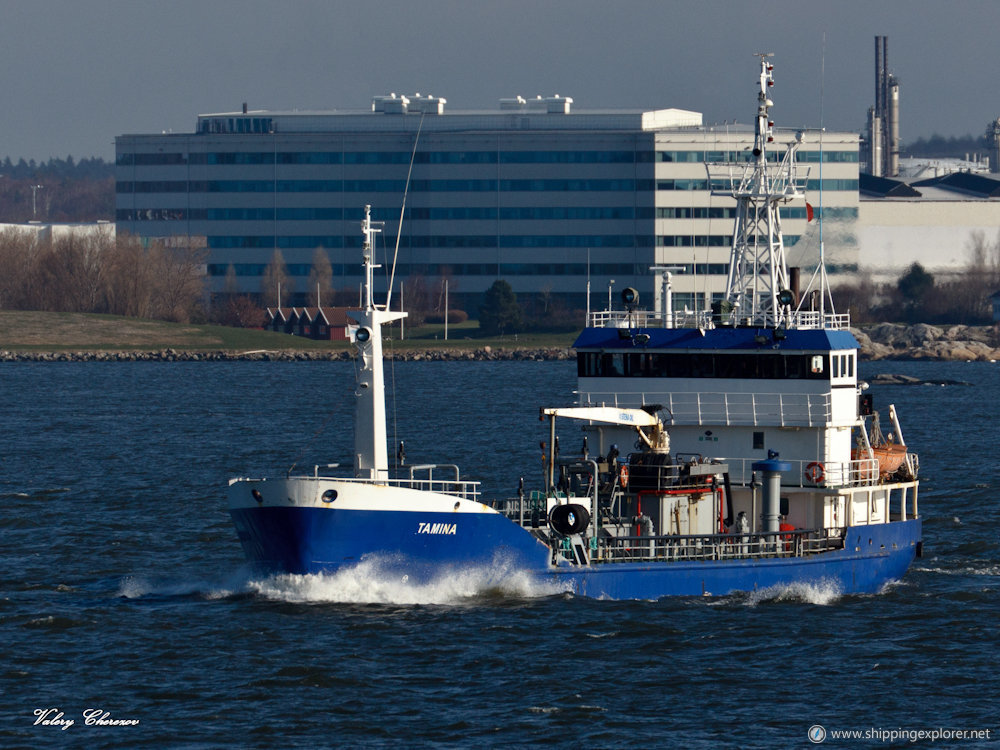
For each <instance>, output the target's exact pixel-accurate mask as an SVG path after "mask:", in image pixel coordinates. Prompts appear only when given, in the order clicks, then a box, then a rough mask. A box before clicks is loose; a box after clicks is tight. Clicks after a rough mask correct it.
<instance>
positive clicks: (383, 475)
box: [348, 205, 406, 481]
mask: <svg viewBox="0 0 1000 750" xmlns="http://www.w3.org/2000/svg"><path fill="white" fill-rule="evenodd" d="M380 224H381V223H380V222H372V220H371V206H370V205H366V206H365V217H364V220H363V221H362V222H361V232H362V235H363V236H364V252H363V261H362V263H363V267H364V279H365V280H364V286H363V295H364V299H363V303H364V307H363V308H362V309H361V310H358V311H351V312H349V313H348V315H350V317H351V318H353V319H354V320H355V321H356V322H357V324H358V328H357V330H356V331H355V333H354V345H355V346H356V347H357V349H358V372H357V381H358V386H357V390H356V391H355V394H354V395H355V397H356V400H355V404H354V475H355V476H356V477H359V478H362V479H370V480H373V481H382V480H386V479H388V478H389V456H388V451H387V450H386V430H385V377H384V375H383V368H382V324H383V323H389V322H392V321H394V320H400V319H402V318H405V317H406V313H405V312H393V311H391V310H388V309H387V305H383V306H379V305H376V304H375V303H374V300H373V298H372V296H373V286H374V284H373V282H374V271H375V269H376V268H381V266H380V265H378V264H376V263H375V262H374V252H375V242H374V238H375V235H376V234H378V233H379V232H381V231H382V230H381V228H380V226H378V225H380Z"/></svg>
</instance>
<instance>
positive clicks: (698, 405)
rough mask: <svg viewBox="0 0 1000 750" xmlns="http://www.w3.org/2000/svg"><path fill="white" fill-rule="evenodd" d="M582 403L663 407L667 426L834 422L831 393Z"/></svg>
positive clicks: (590, 399)
mask: <svg viewBox="0 0 1000 750" xmlns="http://www.w3.org/2000/svg"><path fill="white" fill-rule="evenodd" d="M579 399H580V403H581V404H603V405H607V406H619V407H626V406H637V405H640V406H641V405H642V404H663V405H664V406H665V407H666V408H667V409H668V410H669V412H667V413H665V416H666V417H667V425H668V426H670V425H719V426H727V427H736V426H753V427H757V426H761V427H767V426H770V427H825V426H827V425H828V424H829V423H830V420H831V403H830V401H831V396H830V394H829V393H726V392H695V393H678V392H666V393H664V392H648V393H642V392H640V393H625V392H618V391H581V392H580V396H579Z"/></svg>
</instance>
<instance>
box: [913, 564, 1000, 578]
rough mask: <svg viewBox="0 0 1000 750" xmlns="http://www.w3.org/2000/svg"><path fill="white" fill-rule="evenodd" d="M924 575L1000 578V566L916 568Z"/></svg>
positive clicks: (915, 568)
mask: <svg viewBox="0 0 1000 750" xmlns="http://www.w3.org/2000/svg"><path fill="white" fill-rule="evenodd" d="M914 570H919V571H920V572H922V573H940V574H941V575H946V576H1000V565H983V566H982V567H975V566H971V565H970V566H965V567H961V568H930V567H927V568H925V567H916V566H914Z"/></svg>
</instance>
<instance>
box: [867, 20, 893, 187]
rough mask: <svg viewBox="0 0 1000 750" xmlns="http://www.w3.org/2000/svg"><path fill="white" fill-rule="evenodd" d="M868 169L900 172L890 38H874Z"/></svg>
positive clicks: (875, 172) (880, 172)
mask: <svg viewBox="0 0 1000 750" xmlns="http://www.w3.org/2000/svg"><path fill="white" fill-rule="evenodd" d="M868 169H869V171H870V172H871V173H872V174H873V175H874V176H876V177H883V176H884V177H897V176H898V175H899V81H897V80H896V77H895V76H894V75H892V74H891V73H890V72H889V37H887V36H877V37H875V106H874V107H873V108H871V109H869V110H868Z"/></svg>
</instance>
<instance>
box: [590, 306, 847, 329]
mask: <svg viewBox="0 0 1000 750" xmlns="http://www.w3.org/2000/svg"><path fill="white" fill-rule="evenodd" d="M731 323H732V324H733V325H741V324H742V322H741V321H740V320H739V319H738V318H737V319H734V320H732V321H731ZM777 324H778V325H781V326H785V327H787V328H794V329H799V330H818V329H830V330H837V331H846V330H847V329H848V328H850V327H851V316H850V313H839V314H837V313H822V314H821V313H820V312H819V311H818V310H800V311H799V312H793V313H791V314H790V315H787V316H783V319H782V320H779V321H778V322H777ZM587 325H589V326H591V327H594V328H714V327H716V326H717V325H718V319H717V318H716V317H715V316H714V315H713V313H712V312H710V311H708V310H701V311H696V312H691V311H675V312H670V313H663V312H656V311H653V310H632V311H631V312H630V311H628V310H602V311H599V312H592V313H590V316H589V317H588V319H587ZM773 325H774V323H773V322H770V323H768V326H769V327H771V326H773Z"/></svg>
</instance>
